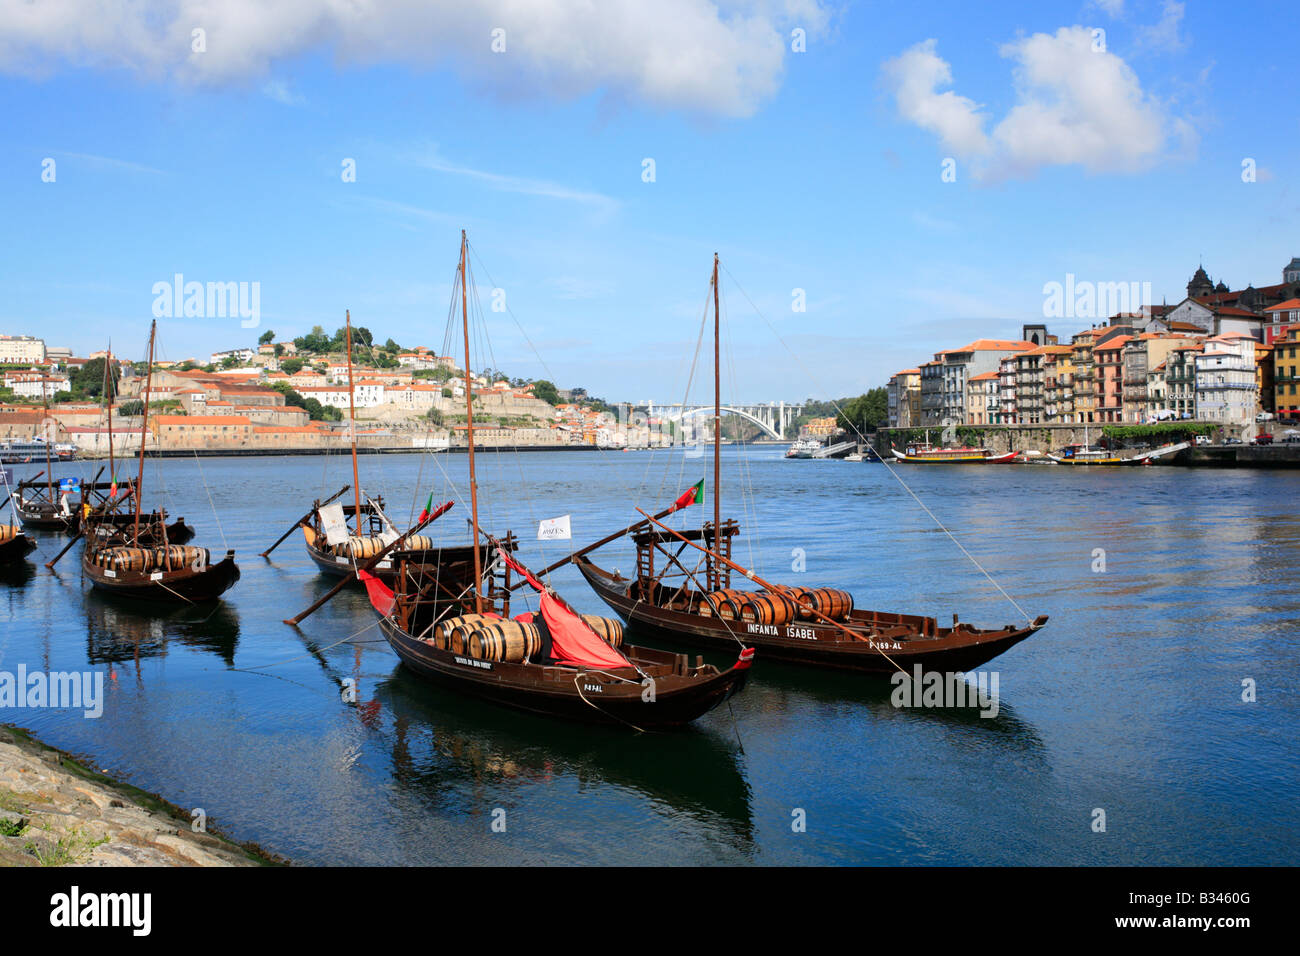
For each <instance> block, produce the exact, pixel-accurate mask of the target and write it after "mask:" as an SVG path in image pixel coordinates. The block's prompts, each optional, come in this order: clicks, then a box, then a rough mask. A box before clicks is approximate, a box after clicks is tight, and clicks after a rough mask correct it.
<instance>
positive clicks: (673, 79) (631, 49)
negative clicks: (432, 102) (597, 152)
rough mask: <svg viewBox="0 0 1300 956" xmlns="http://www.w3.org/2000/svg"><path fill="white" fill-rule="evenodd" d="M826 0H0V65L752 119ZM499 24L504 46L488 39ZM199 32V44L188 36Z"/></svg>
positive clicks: (38, 71) (818, 26) (814, 30)
mask: <svg viewBox="0 0 1300 956" xmlns="http://www.w3.org/2000/svg"><path fill="white" fill-rule="evenodd" d="M828 20H829V14H828V12H827V10H826V8H825V7H824V6H823V0H656V2H654V3H643V2H631V0H621V2H616V0H605V2H601V3H593V2H591V0H531V2H527V3H524V2H519V0H474V2H465V0H277V2H274V3H268V2H265V0H153V2H152V3H145V2H140V3H135V2H130V0H63V2H60V3H48V4H47V3H41V4H36V3H30V2H27V0H0V71H3V72H9V73H17V74H27V75H42V74H46V73H50V72H54V71H56V70H57V69H59V68H60V67H63V66H72V67H95V68H103V67H107V68H126V69H130V70H134V71H137V72H139V73H141V74H144V75H146V76H148V77H150V78H152V79H156V80H162V79H166V78H174V79H178V80H180V81H183V82H187V83H194V84H227V83H239V84H245V85H247V84H250V83H252V84H256V83H257V82H258V81H261V80H264V79H265V78H267V77H269V76H270V74H271V71H272V67H273V66H274V65H276V64H277V63H280V62H282V61H285V60H287V59H289V58H292V57H296V56H299V55H301V54H304V53H309V52H312V51H317V50H321V49H326V50H331V51H333V53H334V55H335V57H336V59H337V60H338V61H340V62H342V63H347V64H357V65H367V64H372V63H390V62H400V63H406V64H409V65H411V66H414V67H417V68H432V67H436V66H437V67H440V66H447V65H449V66H451V67H453V68H454V69H456V70H457V71H458V72H460V73H461V74H462V75H464V76H467V77H469V78H470V79H471V80H472V81H474V82H476V83H480V84H483V85H486V86H488V87H491V88H494V89H496V90H497V91H499V92H502V93H507V94H511V95H514V94H520V93H528V94H547V95H560V96H580V95H585V94H587V93H590V92H592V91H595V90H603V91H606V92H609V93H611V94H613V95H615V96H616V97H628V98H634V99H638V100H641V101H643V102H645V103H648V104H650V105H653V106H656V107H665V108H674V109H682V108H684V109H688V110H692V111H699V112H706V113H717V114H722V115H727V116H745V115H749V114H751V113H753V112H754V111H755V110H756V109H757V108H758V106H759V105H760V104H761V103H762V102H763V101H764V100H766V99H767V98H769V97H771V96H772V95H773V94H774V93H775V92H776V90H777V88H778V87H779V85H780V82H781V77H782V73H783V70H784V62H785V55H786V52H787V51H788V50H789V41H790V31H791V30H792V29H793V28H795V27H802V28H803V29H805V30H806V31H807V32H808V34H809V36H816V35H818V34H820V33H822V32H823V31H824V30H825V29H826V26H827V23H828ZM496 28H501V29H503V30H505V46H506V48H505V52H503V53H494V52H493V51H492V49H491V43H492V31H493V30H494V29H496ZM195 29H202V30H203V31H205V36H204V40H205V45H206V50H205V51H204V52H193V50H192V41H191V36H192V31H194V30H195Z"/></svg>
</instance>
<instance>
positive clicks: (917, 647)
mask: <svg viewBox="0 0 1300 956" xmlns="http://www.w3.org/2000/svg"><path fill="white" fill-rule="evenodd" d="M574 563H575V564H576V565H577V566H578V570H579V571H581V573H582V575H583V577H585V578H586V579H587V582H588V583H589V584H590V585H591V586H592V589H593V590H595V592H596V593H597V594H598V595H599V596H600V598H601V600H603V601H604V602H605V603H606V604H608V605H609V607H610V608H611V609H612V610H613V611H614V612H615V613H617V614H618V615H619V616H620V617H622V618H623V620H625V621H626V622H627V623H628V624H635V625H636V626H637V627H639V628H645V629H647V630H648V632H649V633H652V634H653V635H655V636H656V637H658V638H660V639H661V640H665V641H669V642H672V643H674V644H679V645H684V646H690V647H697V648H706V649H711V650H724V649H734V648H735V646H736V642H737V641H738V640H740V641H743V642H744V643H745V644H746V645H749V646H752V647H753V648H754V649H755V650H756V651H757V652H758V654H759V655H760V656H761V657H762V658H763V659H765V660H766V659H772V660H780V661H786V662H788V663H793V664H804V665H809V666H813V667H827V668H835V669H838V670H850V671H858V672H862V673H868V674H892V673H894V672H895V671H896V670H898V669H899V668H900V667H901V668H903V669H904V670H907V671H910V670H911V669H912V668H913V667H914V666H915V665H917V664H920V665H921V667H922V669H923V670H925V671H947V672H955V671H962V672H967V671H971V670H974V669H975V668H977V667H979V666H980V665H982V664H984V663H986V662H988V661H990V660H992V659H993V658H995V657H997V656H998V655H1000V654H1003V653H1005V652H1006V651H1008V650H1010V649H1011V648H1012V647H1014V646H1015V645H1017V644H1019V643H1020V642H1021V641H1023V640H1024V639H1025V638H1027V637H1029V636H1030V635H1031V634H1033V633H1034V632H1035V631H1037V630H1039V629H1040V628H1041V627H1042V626H1043V625H1044V624H1046V623H1047V618H1046V616H1043V617H1039V618H1038V619H1037V620H1035V621H1034V622H1033V623H1031V624H1029V625H1027V626H1025V627H1013V626H1008V627H1005V628H1002V629H1000V630H992V631H984V630H978V629H976V628H971V627H966V626H964V625H963V626H959V627H957V628H937V627H934V622H933V620H932V619H928V618H922V617H915V616H911V615H900V614H880V613H875V612H870V611H854V612H852V614H851V615H850V617H849V619H848V620H847V621H846V622H845V623H846V625H847V626H849V627H850V628H851V629H853V630H855V631H860V632H861V633H862V634H863V635H864V637H863V639H860V640H853V639H850V638H849V637H848V635H845V634H844V632H843V631H841V630H840V629H839V628H837V627H833V626H832V625H829V624H824V623H819V622H814V621H809V620H801V621H799V622H798V623H792V624H789V625H770V624H750V623H747V622H745V621H736V620H731V621H723V620H721V619H720V618H716V617H702V616H700V615H698V614H692V613H690V612H688V611H684V610H683V611H674V610H670V609H667V608H663V607H657V606H655V605H653V604H651V603H649V602H646V601H638V600H636V599H635V598H633V597H632V594H631V589H632V584H633V582H631V581H628V580H626V579H620V578H617V577H615V576H614V575H611V574H610V573H609V572H607V571H604V570H603V569H601V568H599V567H597V566H596V565H594V564H592V562H591V561H590V559H588V558H577V559H575V561H574ZM884 625H888V628H885V627H884ZM899 629H908V630H909V631H910V632H911V633H909V634H897V633H888V634H886V633H885V631H886V630H888V631H898V630H899ZM873 632H879V634H878V636H874V637H873V636H871V635H872V633H873ZM927 632H930V633H927Z"/></svg>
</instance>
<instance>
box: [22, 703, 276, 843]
mask: <svg viewBox="0 0 1300 956" xmlns="http://www.w3.org/2000/svg"><path fill="white" fill-rule="evenodd" d="M282 862H284V861H282V860H276V859H275V858H273V857H271V856H270V855H268V854H265V853H263V852H262V851H260V850H258V849H257V848H255V847H243V846H240V845H238V844H235V843H232V842H230V841H228V840H225V839H222V838H221V837H219V836H216V835H214V834H211V833H195V832H193V831H192V829H191V824H190V819H189V816H188V815H187V814H186V813H185V812H184V811H183V810H181V809H180V808H178V807H175V806H173V805H171V804H169V803H167V802H166V801H164V800H162V799H161V798H159V797H156V796H154V795H152V794H148V793H145V792H144V791H143V790H139V789H137V788H135V787H132V786H129V785H127V784H123V783H119V782H117V781H115V780H113V779H111V778H109V777H106V776H104V775H103V774H100V773H96V772H95V771H93V770H90V769H88V768H87V767H85V766H83V765H82V764H80V763H78V762H77V761H76V760H74V759H73V758H72V757H70V756H69V755H68V754H65V753H63V752H62V751H60V750H55V749H54V748H52V747H47V746H45V745H44V744H42V743H40V742H39V741H37V740H35V739H33V738H32V737H31V736H30V735H29V734H28V733H27V732H26V731H23V730H20V729H18V728H15V727H10V726H8V725H5V724H0V866H257V865H259V864H273V863H282Z"/></svg>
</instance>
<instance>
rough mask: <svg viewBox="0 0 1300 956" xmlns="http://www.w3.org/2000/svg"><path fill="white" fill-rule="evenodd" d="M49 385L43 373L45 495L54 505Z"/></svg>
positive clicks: (47, 378)
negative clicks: (47, 387) (47, 388)
mask: <svg viewBox="0 0 1300 956" xmlns="http://www.w3.org/2000/svg"><path fill="white" fill-rule="evenodd" d="M48 384H49V377H48V376H47V375H46V374H45V372H44V371H42V372H41V405H42V407H44V409H45V415H44V421H43V422H42V423H41V424H42V429H43V430H44V431H45V436H44V437H45V494H46V496H47V497H48V498H49V501H50V504H51V505H53V504H54V471H53V466H52V465H51V464H50V445H51V441H50V437H51V436H50V432H52V431H54V429H53V428H51V427H50V393H49V392H48V391H47V390H46V386H47V385H48Z"/></svg>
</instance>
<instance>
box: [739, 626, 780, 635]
mask: <svg viewBox="0 0 1300 956" xmlns="http://www.w3.org/2000/svg"><path fill="white" fill-rule="evenodd" d="M746 626H747V628H748V630H749V633H750V634H766V635H767V636H768V637H776V625H775V624H749V625H746Z"/></svg>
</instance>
